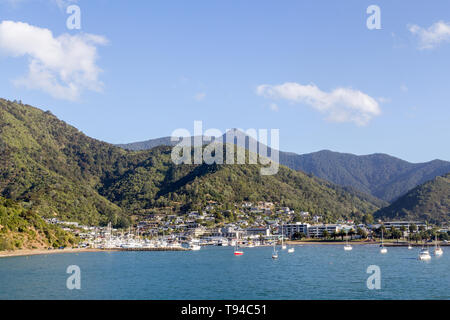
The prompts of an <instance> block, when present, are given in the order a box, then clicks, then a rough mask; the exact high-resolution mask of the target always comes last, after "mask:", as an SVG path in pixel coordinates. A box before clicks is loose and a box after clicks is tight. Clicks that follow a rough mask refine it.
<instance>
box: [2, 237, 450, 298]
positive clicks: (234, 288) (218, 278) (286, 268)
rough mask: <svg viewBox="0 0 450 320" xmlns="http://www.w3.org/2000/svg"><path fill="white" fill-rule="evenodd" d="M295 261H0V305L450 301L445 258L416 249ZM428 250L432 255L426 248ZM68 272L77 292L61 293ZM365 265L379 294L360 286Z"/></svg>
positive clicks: (111, 257)
mask: <svg viewBox="0 0 450 320" xmlns="http://www.w3.org/2000/svg"><path fill="white" fill-rule="evenodd" d="M295 248H296V251H295V253H291V254H288V253H287V252H286V251H285V250H283V251H281V250H279V259H278V260H272V258H271V253H272V248H269V247H260V248H247V249H246V250H245V254H244V255H243V256H241V257H234V256H233V248H231V247H204V248H202V250H200V251H191V252H110V253H108V252H95V253H92V252H87V253H78V254H54V255H41V256H28V257H11V258H1V259H0V299H283V300H284V299H450V274H449V270H450V250H449V249H448V247H447V248H444V255H443V256H442V257H434V256H432V259H431V261H429V262H423V261H418V260H417V254H418V250H419V249H418V248H415V249H413V250H408V249H407V248H388V250H389V252H388V253H387V254H385V255H382V254H380V253H379V248H378V247H376V246H354V247H353V251H351V252H346V251H344V249H343V247H342V246H334V245H317V246H314V245H307V246H296V247H295ZM430 249H431V248H430ZM69 265H78V266H79V267H80V269H81V290H68V289H67V287H66V280H67V278H68V277H69V276H70V275H69V274H67V273H66V269H67V267H68V266H69ZM369 265H377V266H379V267H380V269H381V289H380V290H369V289H368V288H367V285H366V281H367V278H368V277H369V276H370V274H368V273H366V271H367V267H368V266H369Z"/></svg>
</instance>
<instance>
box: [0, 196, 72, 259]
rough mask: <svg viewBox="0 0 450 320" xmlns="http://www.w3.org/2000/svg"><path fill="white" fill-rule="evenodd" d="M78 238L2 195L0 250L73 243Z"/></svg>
mask: <svg viewBox="0 0 450 320" xmlns="http://www.w3.org/2000/svg"><path fill="white" fill-rule="evenodd" d="M76 242H77V240H76V238H75V237H74V236H73V235H72V234H70V233H68V232H65V231H63V230H62V229H61V228H59V227H57V226H54V225H50V224H48V223H47V222H45V221H44V219H42V218H41V217H40V216H39V215H37V214H36V213H34V212H33V211H32V210H30V209H26V208H24V207H23V206H22V205H21V204H19V203H17V202H15V201H12V200H10V199H5V198H3V197H0V251H2V250H15V249H34V248H47V247H60V246H68V245H73V244H75V243H76Z"/></svg>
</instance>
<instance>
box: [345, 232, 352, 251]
mask: <svg viewBox="0 0 450 320" xmlns="http://www.w3.org/2000/svg"><path fill="white" fill-rule="evenodd" d="M345 235H346V236H347V232H345ZM344 250H345V251H351V250H353V247H352V246H351V245H350V244H349V243H348V237H347V239H346V243H345V246H344Z"/></svg>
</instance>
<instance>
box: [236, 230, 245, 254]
mask: <svg viewBox="0 0 450 320" xmlns="http://www.w3.org/2000/svg"><path fill="white" fill-rule="evenodd" d="M234 244H235V246H234V255H235V256H242V255H243V254H244V251H242V250H240V249H239V234H238V233H236V241H235V242H234Z"/></svg>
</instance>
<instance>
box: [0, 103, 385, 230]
mask: <svg viewBox="0 0 450 320" xmlns="http://www.w3.org/2000/svg"><path fill="white" fill-rule="evenodd" d="M0 115H1V117H0V149H1V153H0V164H1V167H0V177H1V180H0V194H1V195H3V196H5V197H8V198H12V199H17V200H20V201H25V202H26V203H27V204H28V205H29V206H30V207H32V208H33V209H34V210H36V212H37V213H38V214H40V215H42V216H44V217H58V218H59V219H62V220H75V221H79V222H82V223H88V224H105V223H107V222H108V221H112V222H113V223H114V224H115V225H117V226H126V225H127V224H128V223H129V221H130V219H129V218H130V216H131V215H132V214H134V213H139V212H142V211H146V210H149V209H152V208H153V207H165V206H173V205H176V206H178V207H183V208H185V209H188V208H193V207H196V206H199V205H201V204H203V203H205V201H206V200H216V201H219V202H222V203H231V202H233V201H241V200H254V201H257V200H269V201H274V202H280V203H282V204H285V205H287V206H290V207H292V208H294V209H297V210H307V211H310V212H311V213H316V214H322V215H325V216H329V217H337V216H347V215H349V214H351V213H352V212H353V213H367V212H373V211H375V210H377V209H378V208H379V207H380V205H382V203H380V201H378V200H376V199H373V198H371V197H370V196H367V195H363V194H361V193H357V192H353V191H352V190H351V189H343V188H340V187H337V186H336V185H333V184H332V183H329V182H325V181H323V180H319V179H316V178H313V177H312V176H308V175H306V174H304V173H302V172H296V171H293V170H291V169H288V168H287V167H281V168H280V171H279V173H278V174H277V175H273V176H261V175H260V173H259V168H260V166H259V165H206V164H202V165H175V164H173V163H172V161H171V157H170V154H171V147H158V148H154V149H152V150H148V151H138V152H134V151H125V150H123V149H121V148H118V147H115V146H113V145H110V144H108V143H104V142H101V141H97V140H95V139H92V138H89V137H87V136H86V135H84V134H83V133H81V132H80V131H78V130H77V129H76V128H74V127H72V126H70V125H67V124H66V123H65V122H63V121H61V120H59V119H57V118H56V117H55V116H54V115H52V114H51V113H50V112H43V111H42V110H40V109H37V108H34V107H31V106H26V105H22V104H18V103H13V102H10V101H7V100H1V99H0Z"/></svg>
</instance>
